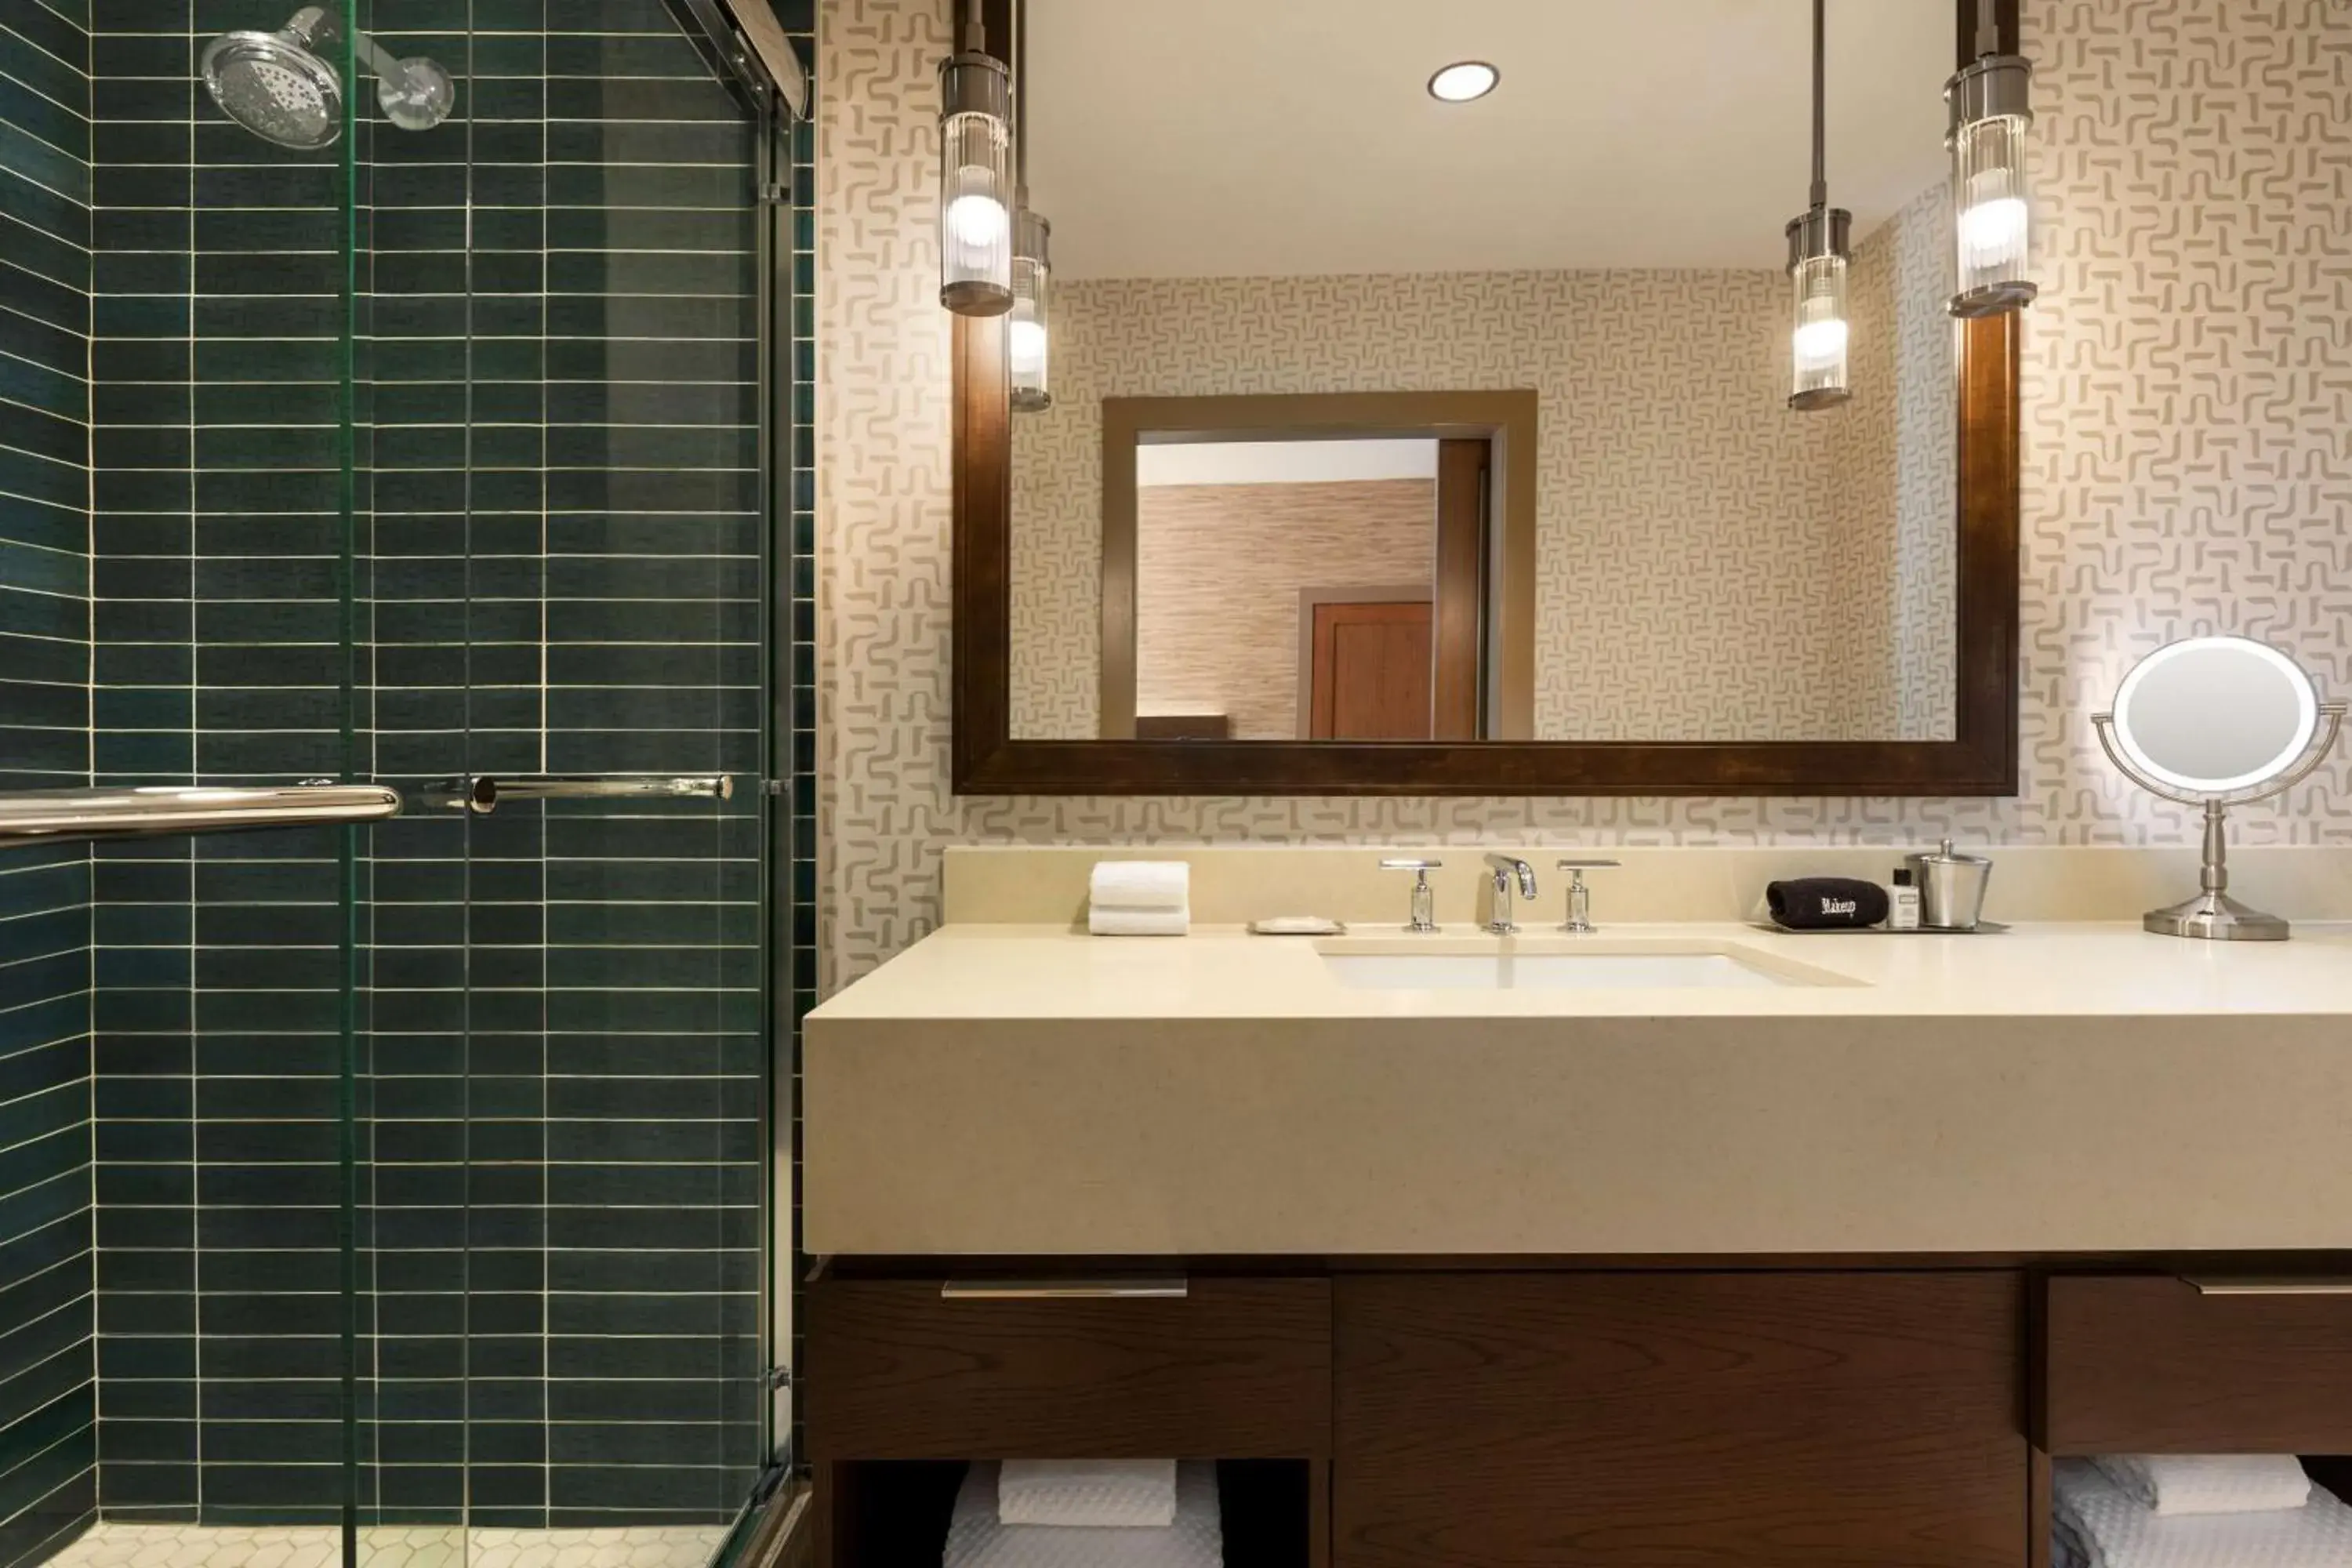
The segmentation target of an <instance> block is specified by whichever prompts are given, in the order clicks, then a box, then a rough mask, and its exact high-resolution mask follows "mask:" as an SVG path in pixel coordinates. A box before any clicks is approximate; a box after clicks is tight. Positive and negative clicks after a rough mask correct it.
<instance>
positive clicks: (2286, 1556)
mask: <svg viewBox="0 0 2352 1568" xmlns="http://www.w3.org/2000/svg"><path fill="white" fill-rule="evenodd" d="M2051 1482H2052V1484H2051V1491H2052V1498H2051V1501H2052V1503H2053V1507H2054V1510H2055V1512H2056V1514H2057V1521H2056V1523H2057V1526H2058V1531H2057V1538H2058V1539H2060V1540H2063V1539H2064V1537H2065V1535H2066V1533H2067V1532H2068V1531H2071V1532H2072V1533H2073V1535H2074V1540H2075V1541H2076V1542H2080V1543H2081V1545H2082V1548H2083V1552H2084V1557H2085V1558H2086V1559H2087V1563H2086V1568H2343V1565H2344V1564H2345V1563H2352V1508H2347V1507H2346V1506H2345V1505H2344V1504H2342V1503H2340V1502H2338V1501H2337V1500H2336V1499H2335V1497H2334V1496H2333V1495H2331V1494H2330V1493H2328V1492H2327V1491H2326V1490H2325V1489H2313V1491H2312V1493H2311V1500H2310V1501H2308V1502H2306V1503H2305V1504H2304V1506H2303V1507H2301V1508H2290V1509H2279V1510H2270V1511H2266V1512H2263V1513H2215V1514H2204V1515H2199V1516H2189V1517H2182V1516H2174V1517H2171V1518H2167V1517H2165V1516H2164V1515H2161V1514H2159V1513H2158V1512H2157V1511H2156V1510H2154V1509H2152V1508H2149V1507H2147V1505H2146V1504H2144V1503H2142V1502H2141V1501H2140V1500H2138V1499H2137V1498H2135V1497H2133V1496H2132V1495H2131V1494H2130V1493H2128V1492H2126V1491H2125V1490H2124V1489H2122V1488H2120V1487H2118V1486H2116V1484H2115V1483H2114V1482H2113V1481H2110V1480H2109V1479H2107V1478H2106V1477H2105V1475H2103V1474H2102V1473H2100V1470H2099V1467H2098V1466H2096V1465H2095V1464H2093V1463H2091V1462H2090V1461H2089V1460H2088V1459H2061V1460H2059V1461H2058V1462H2057V1464H2056V1465H2055V1466H2053V1473H2052V1478H2051Z"/></svg>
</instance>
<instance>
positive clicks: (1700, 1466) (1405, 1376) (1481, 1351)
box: [804, 1268, 2033, 1568]
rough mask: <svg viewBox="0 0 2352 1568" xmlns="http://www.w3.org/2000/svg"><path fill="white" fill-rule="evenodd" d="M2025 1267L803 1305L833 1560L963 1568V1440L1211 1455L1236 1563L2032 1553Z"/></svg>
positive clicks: (907, 1295)
mask: <svg viewBox="0 0 2352 1568" xmlns="http://www.w3.org/2000/svg"><path fill="white" fill-rule="evenodd" d="M2024 1297H2025V1278H2024V1276H2023V1275H2022V1274H2021V1273H2020V1272H2017V1271H2013V1270H2006V1271H2004V1270H1968V1269H1955V1270H1949V1271H1935V1270H1922V1271H1917V1272H1878V1271H1871V1270H1866V1269H1862V1270H1851V1271H1847V1270H1840V1271H1827V1270H1823V1271H1803V1270H1796V1271H1776V1270H1768V1269H1755V1270H1747V1271H1729V1270H1726V1271H1721V1272H1717V1271H1711V1270H1705V1269H1697V1270H1685V1271H1658V1272H1602V1271H1551V1272H1538V1271H1527V1272H1512V1271H1503V1272H1491V1271H1480V1270H1477V1269H1475V1268H1469V1269H1462V1270H1454V1269H1443V1270H1441V1269H1430V1270H1426V1271H1421V1272H1395V1273H1387V1272H1344V1271H1343V1272H1338V1273H1334V1274H1332V1275H1331V1276H1329V1277H1328V1278H1319V1279H1318V1278H1288V1279H1256V1278H1246V1277H1226V1278H1222V1279H1220V1278H1207V1279H1192V1280H1191V1281H1190V1282H1189V1283H1188V1285H1187V1287H1186V1288H1185V1290H1184V1293H1183V1294H1182V1295H1181V1297H1180V1296H1170V1297H1167V1298H1163V1299H1149V1298H1144V1299H1122V1298H1118V1297H1112V1296H1104V1297H1100V1298H1097V1299H1092V1300H1088V1299H1083V1298H1078V1299H1056V1298H1053V1297H1050V1296H1036V1297H1029V1298H1024V1297H1022V1296H1019V1295H1014V1296H1011V1297H1007V1298H1005V1299H997V1300H990V1299H985V1298H963V1299H959V1298H958V1297H957V1296H956V1295H955V1294H954V1292H953V1291H952V1289H950V1288H948V1287H946V1286H945V1283H944V1282H943V1281H941V1280H940V1279H824V1280H820V1281H817V1282H816V1283H815V1284H814V1286H813V1287H812V1288H811V1290H810V1292H809V1296H808V1308H809V1346H808V1361H807V1374H806V1379H805V1384H804V1387H805V1390H806V1397H807V1405H806V1406H805V1411H806V1416H807V1433H808V1447H809V1450H810V1452H811V1454H812V1456H813V1458H814V1459H815V1460H816V1461H817V1466H816V1476H817V1482H818V1499H817V1504H818V1510H819V1518H820V1538H821V1541H822V1542H823V1543H824V1545H823V1552H824V1555H823V1556H822V1557H821V1559H820V1560H821V1561H822V1562H825V1563H831V1564H834V1565H835V1568H878V1565H881V1564H889V1565H890V1568H898V1564H901V1563H905V1564H912V1565H915V1568H928V1564H929V1563H937V1562H938V1561H939V1552H938V1544H939V1542H940V1540H941V1539H942V1538H943V1536H944V1533H945V1529H946V1522H945V1521H946V1513H947V1509H948V1505H949V1504H950V1502H951V1501H952V1500H953V1497H954V1491H955V1487H956V1484H957V1482H958V1481H959V1480H960V1479H961V1475H962V1470H963V1465H962V1461H964V1460H969V1459H977V1458H1015V1457H1020V1458H1057V1457H1058V1458H1087V1457H1101V1458H1110V1457H1117V1456H1122V1455H1126V1456H1155V1457H1156V1456H1176V1457H1181V1458H1215V1459H1218V1460H1220V1461H1222V1463H1221V1467H1220V1480H1221V1482H1222V1483H1223V1487H1224V1490H1225V1506H1226V1521H1227V1533H1228V1542H1227V1568H1257V1565H1259V1564H1264V1565H1265V1568H1324V1565H1326V1564H1333V1565H1336V1568H1408V1565H1410V1568H1422V1565H1424V1564H1426V1565H1432V1568H1434V1565H1436V1564H1445V1565H1446V1568H1521V1565H1529V1568H1532V1565H1534V1564H1538V1563H1540V1564H1546V1565H1548V1568H1550V1565H1559V1564H1591V1565H1595V1568H1614V1565H1618V1564H1622V1565H1623V1568H1658V1565H1660V1564H1665V1563H1675V1564H1685V1565H1697V1564H1704V1563H1724V1564H1726V1565H1730V1564H1738V1565H1740V1568H1773V1565H1778V1564H1786V1565H1788V1568H2025V1565H2026V1564H2027V1563H2029V1562H2032V1561H2033V1558H2032V1552H2031V1549H2030V1545H2029V1536H2030V1534H2031V1529H2030V1524H2029V1514H2030V1510H2031V1508H2032V1504H2031V1503H2030V1500H2029V1499H2030V1495H2031V1492H2032V1486H2031V1480H2030V1470H2029V1456H2028V1452H2027V1448H2026V1439H2025V1436H2024V1432H2025V1413H2024V1403H2025V1389H2026V1380H2025V1347H2026V1338H2025V1312H2024Z"/></svg>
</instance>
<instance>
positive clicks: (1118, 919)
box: [1087, 904, 1192, 936]
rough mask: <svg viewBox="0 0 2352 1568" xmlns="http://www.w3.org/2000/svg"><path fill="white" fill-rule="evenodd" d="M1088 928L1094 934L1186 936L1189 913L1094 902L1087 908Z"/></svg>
mask: <svg viewBox="0 0 2352 1568" xmlns="http://www.w3.org/2000/svg"><path fill="white" fill-rule="evenodd" d="M1087 931H1091V932H1092V933H1093V934H1095V935H1096V936H1189V935H1191V934H1192V911H1191V910H1185V909H1173V910H1115V909H1108V908H1106V907H1105V906H1103V905H1101V904H1095V905H1093V906H1091V907H1089V908H1088V909H1087Z"/></svg>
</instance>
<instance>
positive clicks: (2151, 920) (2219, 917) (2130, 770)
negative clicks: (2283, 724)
mask: <svg viewBox="0 0 2352 1568" xmlns="http://www.w3.org/2000/svg"><path fill="white" fill-rule="evenodd" d="M2346 711H2347V704H2345V703H2343V702H2323V703H2321V704H2320V705H2319V714H2320V718H2321V721H2322V724H2321V728H2320V731H2319V733H2318V734H2317V736H2316V737H2315V739H2314V740H2313V742H2312V743H2311V747H2310V749H2309V750H2308V751H2306V752H2305V753H2304V755H2303V759H2302V760H2301V761H2300V762H2298V763H2296V764H2295V765H2294V767H2292V768H2290V769H2288V770H2287V771H2286V772H2285V773H2282V774H2280V775H2279V776H2278V777H2277V778H2275V779H2273V780H2271V781H2270V782H2269V783H2267V784H2256V785H2253V786H2252V788H2249V789H2244V790H2232V791H2230V792H2228V793H2226V794H2219V795H2208V794H2202V793H2200V792H2198V791H2196V790H2188V789H2182V788H2180V787H2179V786H2178V785H2175V784H2166V783H2164V782H2163V781H2162V780H2160V779H2155V778H2151V777H2149V776H2148V775H2147V773H2145V772H2143V771H2142V770H2141V769H2140V768H2139V767H2137V765H2135V764H2134V763H2133V762H2132V761H2131V759H2130V758H2129V757H2128V756H2126V754H2125V752H2124V749H2123V747H2122V746H2121V745H2119V744H2117V743H2116V736H2115V729H2116V716H2115V715H2114V714H2113V713H2094V714H2093V715H2091V727H2092V729H2094V730H2095V731H2098V736H2099V747H2100V749H2101V750H2102V751H2105V752H2106V753H2107V761H2109V762H2111V763H2115V765H2116V772H2118V773H2122V774H2123V775H2124V776H2125V777H2126V778H2127V779H2129V780H2131V782H2132V783H2134V784H2137V785H2139V787H2140V788H2142V789H2144V790H2146V791H2147V793H2148V794H2150V795H2155V796H2157V797H2158V799H2160V800H2168V801H2171V802H2172V803H2173V804H2175V805H2193V806H2198V807H2200V808H2201V809H2202V810H2203V811H2204V814H2205V840H2204V858H2203V863H2202V864H2201V866H2200V868H2199V871H2198V892H2197V896H2196V897H2195V898H2193V899H2184V900H2181V901H2180V902H2179V903H2177V904H2169V905H2167V906H2166V907H2165V908H2163V909H2160V910H2148V912H2147V914H2146V915H2144V916H2142V917H2141V919H2140V925H2141V928H2142V929H2143V930H2146V931H2153V932H2155V933H2156V934H2157V935H2158V936H2179V937H2191V938H2195V939H2198V940H2200V941H2204V942H2284V941H2285V940H2286V939H2287V937H2288V935H2289V934H2290V933H2291V931H2292V928H2291V927H2290V926H2289V925H2288V923H2287V922H2286V921H2284V920H2282V919H2280V918H2279V917H2278V916H2276V915H2273V914H2265V913H2263V911H2262V910H2257V909H2253V908H2251V907H2249V906H2248V905H2245V904H2242V903H2240V902H2239V901H2238V900H2235V899H2233V898H2231V897H2230V833H2229V819H2230V808H2231V806H2233V805H2252V804H2253V803H2254V802H2256V801H2260V800H2269V799H2270V798H2271V797H2273V795H2284V794H2285V793H2286V792H2287V791H2288V790H2291V789H2293V788H2294V786H2295V785H2296V784H2301V783H2302V782H2303V781H2304V780H2305V779H2307V778H2309V777H2310V776H2311V775H2312V774H2313V773H2315V772H2316V771H2317V770H2318V768H2319V764H2320V763H2324V762H2326V760H2327V757H2328V754H2329V753H2330V752H2333V751H2334V750H2335V749H2336V741H2337V739H2338V738H2339V737H2340V736H2341V735H2342V733H2343V731H2344V717H2345V713H2346Z"/></svg>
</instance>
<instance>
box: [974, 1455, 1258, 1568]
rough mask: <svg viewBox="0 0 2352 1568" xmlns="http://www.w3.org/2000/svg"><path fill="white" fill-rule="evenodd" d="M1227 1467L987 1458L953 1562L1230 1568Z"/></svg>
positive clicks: (1057, 1567)
mask: <svg viewBox="0 0 2352 1568" xmlns="http://www.w3.org/2000/svg"><path fill="white" fill-rule="evenodd" d="M1224 1560H1225V1541H1224V1528H1223V1521H1222V1520H1221V1519H1220V1518H1219V1515H1218V1510H1217V1468H1216V1466H1215V1465H1213V1464H1208V1463H1194V1462H1192V1461H1191V1460H1187V1461H1185V1462H1184V1463H1182V1464H1181V1465H1180V1464H1178V1463H1176V1462H1175V1461H1173V1460H1166V1459H1163V1460H1145V1461H1125V1460H1121V1461H1097V1460H1076V1461H1052V1462H1047V1461H1042V1460H1008V1461H1006V1462H1005V1463H1003V1464H1002V1465H995V1464H979V1465H974V1466H972V1467H971V1469H970V1470H969V1471H967V1472H966V1473H965V1475H964V1479H963V1488H962V1489H961V1491H959V1492H958V1493H957V1494H956V1503H955V1514H954V1517H953V1519H952V1520H951V1521H950V1523H949V1525H948V1543H947V1552H946V1557H945V1561H944V1568H1223V1564H1224Z"/></svg>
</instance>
